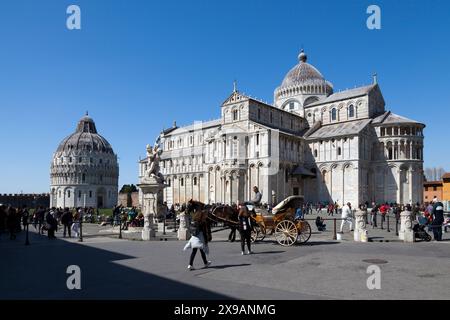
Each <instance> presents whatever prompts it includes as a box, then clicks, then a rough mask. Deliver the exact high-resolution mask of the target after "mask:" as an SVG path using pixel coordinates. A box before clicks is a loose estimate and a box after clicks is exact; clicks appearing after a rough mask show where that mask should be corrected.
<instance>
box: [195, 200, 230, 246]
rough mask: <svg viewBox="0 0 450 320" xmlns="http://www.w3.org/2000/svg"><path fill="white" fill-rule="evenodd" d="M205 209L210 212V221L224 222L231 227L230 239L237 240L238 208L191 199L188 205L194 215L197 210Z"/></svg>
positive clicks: (204, 210)
mask: <svg viewBox="0 0 450 320" xmlns="http://www.w3.org/2000/svg"><path fill="white" fill-rule="evenodd" d="M198 211H203V212H207V213H208V219H209V221H210V222H215V223H217V222H223V224H224V226H225V227H228V228H230V229H231V232H230V235H229V236H228V241H230V242H234V241H235V240H236V230H237V227H238V210H237V209H235V208H233V207H231V206H229V205H215V206H209V205H206V204H204V203H202V202H200V201H195V200H192V199H191V200H189V202H188V203H187V205H186V212H187V213H188V214H190V215H192V214H193V213H195V212H198Z"/></svg>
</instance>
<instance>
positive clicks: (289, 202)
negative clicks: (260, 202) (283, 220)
mask: <svg viewBox="0 0 450 320" xmlns="http://www.w3.org/2000/svg"><path fill="white" fill-rule="evenodd" d="M303 202H304V197H303V196H290V197H287V198H286V199H284V200H283V201H281V202H280V203H279V204H277V205H276V206H275V207H274V208H273V209H272V213H273V214H277V213H280V212H283V211H284V210H286V209H288V208H299V207H301V206H302V205H303Z"/></svg>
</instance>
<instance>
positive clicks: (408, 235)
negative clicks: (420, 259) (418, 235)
mask: <svg viewBox="0 0 450 320" xmlns="http://www.w3.org/2000/svg"><path fill="white" fill-rule="evenodd" d="M398 237H399V239H400V240H403V241H404V242H414V231H413V230H412V219H411V212H410V211H403V212H402V213H400V231H399V233H398Z"/></svg>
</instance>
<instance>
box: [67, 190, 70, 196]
mask: <svg viewBox="0 0 450 320" xmlns="http://www.w3.org/2000/svg"><path fill="white" fill-rule="evenodd" d="M67 198H70V190H69V191H67Z"/></svg>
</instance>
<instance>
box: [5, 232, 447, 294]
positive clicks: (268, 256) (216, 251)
mask: <svg viewBox="0 0 450 320" xmlns="http://www.w3.org/2000/svg"><path fill="white" fill-rule="evenodd" d="M106 228H107V227H106ZM106 228H105V229H104V230H106ZM84 229H85V237H84V242H83V243H80V242H78V241H77V239H61V236H62V235H61V232H58V234H57V236H58V239H57V240H49V239H47V237H45V236H40V235H38V234H36V233H35V232H34V228H33V227H31V228H30V231H32V232H30V240H31V245H30V246H25V245H24V243H25V239H24V234H23V233H22V234H21V235H20V236H19V237H18V238H17V240H16V241H10V240H9V239H7V236H6V235H2V237H1V240H0V252H1V255H2V259H1V260H0V270H1V272H0V274H1V281H0V284H1V290H0V299H281V300H285V299H313V300H317V299H336V298H337V299H445V298H448V292H449V286H450V274H449V272H448V270H450V259H449V258H450V241H449V237H448V233H447V234H444V235H445V240H444V241H442V242H429V243H425V242H423V243H409V244H406V243H401V242H389V243H387V242H386V243H385V242H373V243H355V242H353V241H350V240H345V239H346V237H349V236H348V235H349V234H348V233H347V236H346V237H344V240H343V241H339V242H338V241H332V240H330V239H327V238H329V237H330V236H332V234H331V232H330V233H329V234H321V235H319V234H316V233H314V234H313V235H312V237H311V240H310V242H309V243H308V244H307V245H298V246H294V247H282V246H280V245H278V244H276V243H275V242H273V241H271V240H270V239H268V240H265V241H263V242H261V243H257V244H255V245H254V251H255V254H254V255H250V256H248V255H246V256H241V255H240V245H239V243H238V242H236V243H228V242H227V241H226V240H225V239H226V238H227V234H228V233H227V231H221V232H218V233H214V235H213V236H214V239H213V242H212V243H211V244H210V251H211V254H210V259H211V260H212V261H213V264H212V266H211V267H210V268H208V269H197V270H195V271H190V272H189V271H187V270H186V266H187V264H188V258H189V254H190V252H184V251H183V247H184V244H185V242H184V241H149V242H144V241H131V240H120V239H118V238H117V235H113V234H109V233H106V232H99V231H100V230H99V227H98V226H96V225H85V228H84ZM313 230H315V228H314V227H313ZM167 238H168V239H169V240H170V239H172V238H171V237H170V236H169V237H167ZM371 259H376V260H379V261H375V262H376V263H377V264H378V265H379V267H380V268H381V289H380V290H369V289H368V288H367V285H366V282H367V278H368V277H369V275H368V274H367V267H368V266H369V265H370V264H371V263H374V262H370V261H369V262H365V261H364V260H371ZM200 261H201V259H200V256H198V257H197V258H196V266H198V267H200ZM70 265H78V266H79V267H80V268H81V286H82V288H81V290H74V291H70V290H68V289H67V286H66V281H67V277H68V276H69V275H68V274H66V270H67V267H68V266H70Z"/></svg>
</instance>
